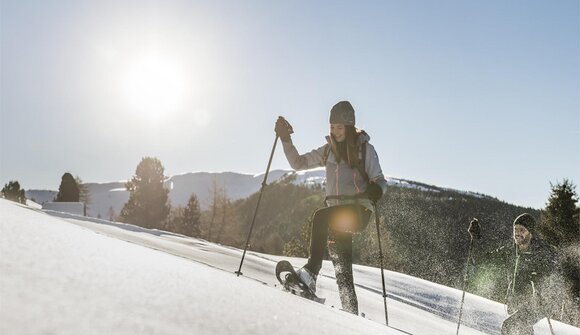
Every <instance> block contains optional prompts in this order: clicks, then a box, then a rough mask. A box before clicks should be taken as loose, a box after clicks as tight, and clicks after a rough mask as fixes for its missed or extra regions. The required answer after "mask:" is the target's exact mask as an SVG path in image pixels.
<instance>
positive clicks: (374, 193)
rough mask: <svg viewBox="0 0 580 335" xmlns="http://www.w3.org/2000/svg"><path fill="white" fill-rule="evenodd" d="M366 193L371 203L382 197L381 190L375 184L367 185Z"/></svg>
mask: <svg viewBox="0 0 580 335" xmlns="http://www.w3.org/2000/svg"><path fill="white" fill-rule="evenodd" d="M366 193H367V196H368V197H369V199H370V200H371V201H372V202H377V201H379V199H380V198H381V197H382V196H383V189H382V188H381V187H380V186H379V185H378V184H376V183H369V186H367V190H366Z"/></svg>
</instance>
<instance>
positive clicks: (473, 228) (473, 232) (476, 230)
mask: <svg viewBox="0 0 580 335" xmlns="http://www.w3.org/2000/svg"><path fill="white" fill-rule="evenodd" d="M467 231H468V232H469V235H470V239H469V251H467V263H466V264H465V273H464V275H463V288H462V291H463V293H462V294H461V304H460V306H459V318H458V320H457V331H456V333H455V335H459V327H460V326H461V315H462V314H463V302H464V301H465V288H466V286H467V274H468V269H469V260H470V259H471V251H472V250H473V238H474V237H475V238H476V239H480V238H481V229H480V227H479V221H478V220H477V219H476V218H474V219H473V220H471V222H470V223H469V228H467Z"/></svg>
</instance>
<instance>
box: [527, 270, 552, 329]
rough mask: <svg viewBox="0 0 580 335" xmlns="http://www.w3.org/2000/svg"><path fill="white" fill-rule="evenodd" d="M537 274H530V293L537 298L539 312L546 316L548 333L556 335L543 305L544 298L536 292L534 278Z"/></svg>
mask: <svg viewBox="0 0 580 335" xmlns="http://www.w3.org/2000/svg"><path fill="white" fill-rule="evenodd" d="M536 275H537V274H536V273H535V272H532V281H531V282H532V292H533V294H534V295H537V296H538V300H539V301H538V303H539V304H540V310H541V311H542V313H543V314H544V315H545V316H546V320H548V326H549V327H550V333H551V334H552V335H556V333H554V327H552V321H550V315H549V314H548V313H547V312H546V308H545V305H544V301H545V300H544V297H543V296H542V295H541V294H540V292H539V291H536V284H535V281H536V277H535V276H536Z"/></svg>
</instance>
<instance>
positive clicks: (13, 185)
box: [2, 180, 26, 204]
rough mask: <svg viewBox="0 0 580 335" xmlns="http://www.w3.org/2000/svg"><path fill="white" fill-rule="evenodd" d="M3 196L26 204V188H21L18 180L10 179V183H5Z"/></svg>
mask: <svg viewBox="0 0 580 335" xmlns="http://www.w3.org/2000/svg"><path fill="white" fill-rule="evenodd" d="M2 196H3V197H4V198H6V199H7V200H11V201H16V202H19V203H21V204H26V196H25V195H24V190H22V189H20V183H19V182H18V181H16V180H13V181H10V182H8V184H5V185H4V187H3V188H2Z"/></svg>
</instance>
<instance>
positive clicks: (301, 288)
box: [276, 261, 326, 304]
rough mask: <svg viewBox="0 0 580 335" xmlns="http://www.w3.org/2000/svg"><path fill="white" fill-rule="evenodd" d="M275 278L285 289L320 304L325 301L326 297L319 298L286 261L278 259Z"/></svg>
mask: <svg viewBox="0 0 580 335" xmlns="http://www.w3.org/2000/svg"><path fill="white" fill-rule="evenodd" d="M276 278H277V279H278V281H279V282H280V284H282V287H283V288H284V290H285V291H288V292H290V293H292V294H295V295H298V296H301V297H303V298H306V299H309V300H312V301H316V302H318V303H321V304H324V302H325V301H326V298H319V297H318V296H317V295H316V294H315V293H314V292H312V290H311V289H310V288H308V285H306V284H305V283H303V282H302V281H301V280H300V277H299V276H298V274H297V273H296V271H294V267H293V266H292V264H290V262H288V261H280V262H278V264H276Z"/></svg>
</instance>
